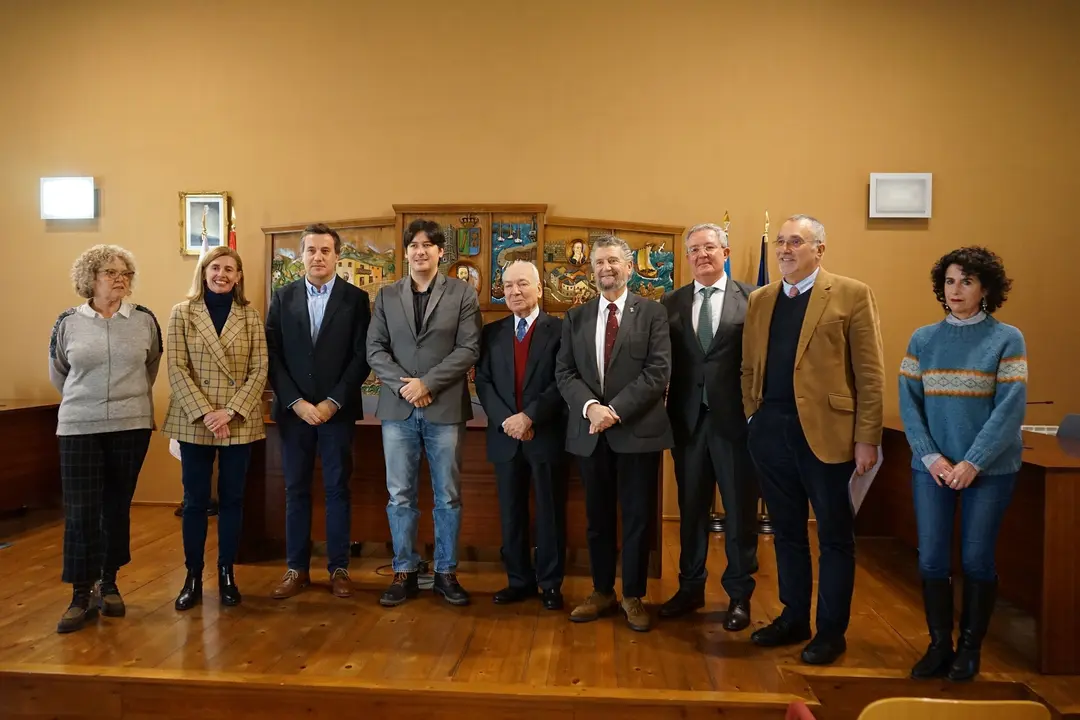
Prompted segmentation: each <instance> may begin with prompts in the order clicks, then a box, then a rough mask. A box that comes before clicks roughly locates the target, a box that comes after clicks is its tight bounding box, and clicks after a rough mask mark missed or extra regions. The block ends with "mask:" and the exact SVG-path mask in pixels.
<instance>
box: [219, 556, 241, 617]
mask: <svg viewBox="0 0 1080 720" xmlns="http://www.w3.org/2000/svg"><path fill="white" fill-rule="evenodd" d="M217 572H218V575H217V583H218V596H219V597H220V598H221V604H222V605H228V606H229V607H233V606H234V605H239V604H240V588H238V587H236V576H235V575H233V567H232V565H218V571H217Z"/></svg>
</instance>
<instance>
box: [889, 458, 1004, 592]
mask: <svg viewBox="0 0 1080 720" xmlns="http://www.w3.org/2000/svg"><path fill="white" fill-rule="evenodd" d="M1015 486H1016V474H1015V473H1014V474H1010V475H979V476H977V477H976V478H975V482H973V483H971V485H969V486H968V487H966V488H964V489H963V490H953V489H952V488H950V487H948V486H945V487H942V486H940V485H938V484H937V483H936V482H934V479H933V478H932V477H930V473H928V472H924V471H922V470H913V471H912V473H911V489H912V493H913V496H914V498H915V523H916V525H918V528H919V573H920V574H921V575H922V576H923V578H924V579H926V580H947V579H949V578H950V577H952V537H953V519H954V518H955V517H956V503H957V501H958V500H959V501H960V564H961V567H962V570H963V572H964V576H965V577H967V578H970V579H971V580H978V581H980V582H993V581H995V580H997V565H996V564H995V562H994V553H995V550H996V549H997V541H998V533H999V532H1000V531H1001V521H1002V519H1003V518H1004V517H1005V510H1007V509H1008V507H1009V502H1010V501H1011V500H1012V494H1013V488H1014V487H1015Z"/></svg>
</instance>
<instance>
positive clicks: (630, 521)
mask: <svg viewBox="0 0 1080 720" xmlns="http://www.w3.org/2000/svg"><path fill="white" fill-rule="evenodd" d="M590 258H591V261H592V268H593V272H594V274H595V276H596V284H597V287H598V288H599V289H600V293H601V294H600V296H599V297H596V298H593V299H592V300H590V301H589V302H587V303H585V304H584V305H581V306H579V307H576V308H574V309H572V310H570V312H568V313H567V314H566V319H565V320H564V321H563V336H562V345H561V347H560V348H559V355H558V360H557V362H556V367H555V377H556V380H557V381H558V385H559V392H560V393H562V396H563V399H565V400H566V404H567V406H568V409H569V413H568V420H567V429H566V449H567V451H569V452H570V453H571V454H573V455H576V456H577V457H578V462H579V465H580V468H581V476H582V479H583V480H584V484H585V514H586V522H587V530H586V538H587V540H588V546H589V564H590V566H591V568H592V578H593V592H592V594H590V595H589V597H588V598H587V599H586V600H585V602H583V603H582V604H581V605H579V606H578V607H577V608H575V609H574V611H573V612H572V613H571V615H570V619H571V620H572V621H574V622H589V621H592V620H596V619H597V618H598V617H600V616H602V615H608V614H611V613H613V612H615V611H616V610H617V609H620V608H621V610H622V613H623V614H624V615H625V616H626V621H627V623H628V624H629V626H630V627H631V628H632V629H634V630H638V631H642V632H644V631H646V630H648V629H649V627H650V619H649V615H648V613H647V612H646V611H645V608H644V607H643V606H642V604H641V600H642V598H643V597H644V596H645V587H646V578H647V575H648V566H649V529H650V525H651V523H652V522H653V520H654V518H655V517H656V496H657V476H658V473H659V469H660V457H661V454H662V453H663V451H664V449H666V448H670V447H671V446H672V445H673V444H674V441H673V438H672V432H671V423H670V421H669V420H668V415H667V410H666V408H665V406H664V391H665V389H666V388H667V384H668V379H669V377H670V375H671V337H670V334H669V332H668V318H667V311H666V310H665V309H664V307H663V306H662V305H660V303H656V302H652V301H650V300H646V299H645V298H643V297H641V296H639V295H635V294H633V293H631V292H629V290H628V289H627V287H626V283H627V281H628V280H629V279H630V275H631V273H632V272H633V259H632V258H633V254H632V252H631V250H630V246H629V245H627V244H626V241H625V240H622V239H620V238H617V237H613V236H605V237H601V238H599V239H597V240H596V242H595V243H594V244H593V247H592V253H591V255H590ZM619 510H621V511H622V543H621V546H622V582H623V587H622V589H623V599H622V602H621V603H620V602H619V601H618V600H617V599H616V596H615V561H616V557H617V554H618V549H619V545H620V543H619V542H618V537H617V534H616V533H617V529H618V516H617V512H618V511H619Z"/></svg>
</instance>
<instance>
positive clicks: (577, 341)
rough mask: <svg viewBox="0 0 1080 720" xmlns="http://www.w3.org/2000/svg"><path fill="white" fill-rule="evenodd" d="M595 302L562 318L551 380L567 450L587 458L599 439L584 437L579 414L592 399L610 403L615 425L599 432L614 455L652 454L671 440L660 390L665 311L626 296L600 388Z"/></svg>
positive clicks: (666, 345)
mask: <svg viewBox="0 0 1080 720" xmlns="http://www.w3.org/2000/svg"><path fill="white" fill-rule="evenodd" d="M599 305H600V300H599V299H598V298H593V299H592V300H590V301H589V302H587V303H585V304H584V305H581V306H580V307H576V308H573V309H571V310H570V312H568V313H567V314H566V318H565V319H564V320H563V326H562V327H563V336H562V343H561V344H560V345H559V355H558V359H557V361H556V365H555V380H556V382H557V383H558V385H559V392H561V393H562V396H563V399H565V400H566V404H567V406H568V410H569V413H568V418H567V424H566V450H567V451H568V452H570V453H572V454H574V455H579V456H583V457H588V456H589V455H592V453H593V451H594V450H595V449H596V441H597V440H598V439H599V435H590V434H589V421H588V419H586V418H585V417H584V416H583V414H582V409H583V408H584V407H585V403H586V402H587V401H589V400H591V399H593V398H595V399H596V400H599V401H600V402H601V403H602V404H604V405H611V406H612V407H613V408H615V412H616V413H618V414H619V418H620V420H621V421H620V422H619V423H617V424H615V425H614V426H612V427H610V428H608V429H607V430H605V431H604V436H605V437H606V438H607V442H608V445H610V446H611V449H612V450H614V451H615V452H617V453H642V452H656V451H660V450H663V449H665V448H670V447H671V446H672V445H673V444H674V441H673V439H672V434H671V423H670V421H669V420H668V415H667V410H666V409H665V408H664V391H665V390H666V389H667V384H668V379H669V377H670V375H671V334H670V332H669V330H668V316H667V310H665V309H664V306H663V305H661V304H660V303H658V302H653V301H652V300H646V299H645V298H643V297H641V296H640V295H635V294H634V293H628V294H627V297H626V306H625V307H624V308H623V318H622V321H621V322H620V323H619V332H618V334H617V335H616V336H615V347H614V348H613V349H612V355H611V363H610V365H609V366H608V369H607V372H606V373H605V377H604V388H603V390H601V388H600V374H599V372H598V371H597V369H596V323H597V309H598V308H599Z"/></svg>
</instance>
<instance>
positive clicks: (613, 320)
mask: <svg viewBox="0 0 1080 720" xmlns="http://www.w3.org/2000/svg"><path fill="white" fill-rule="evenodd" d="M618 310H619V306H618V305H616V304H615V303H608V306H607V327H605V328H604V372H605V373H606V372H607V368H608V364H609V363H610V362H611V351H612V349H613V348H614V347H615V336H616V335H618V334H619V318H618V317H617V316H616V315H615V313H616V312H618Z"/></svg>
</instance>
